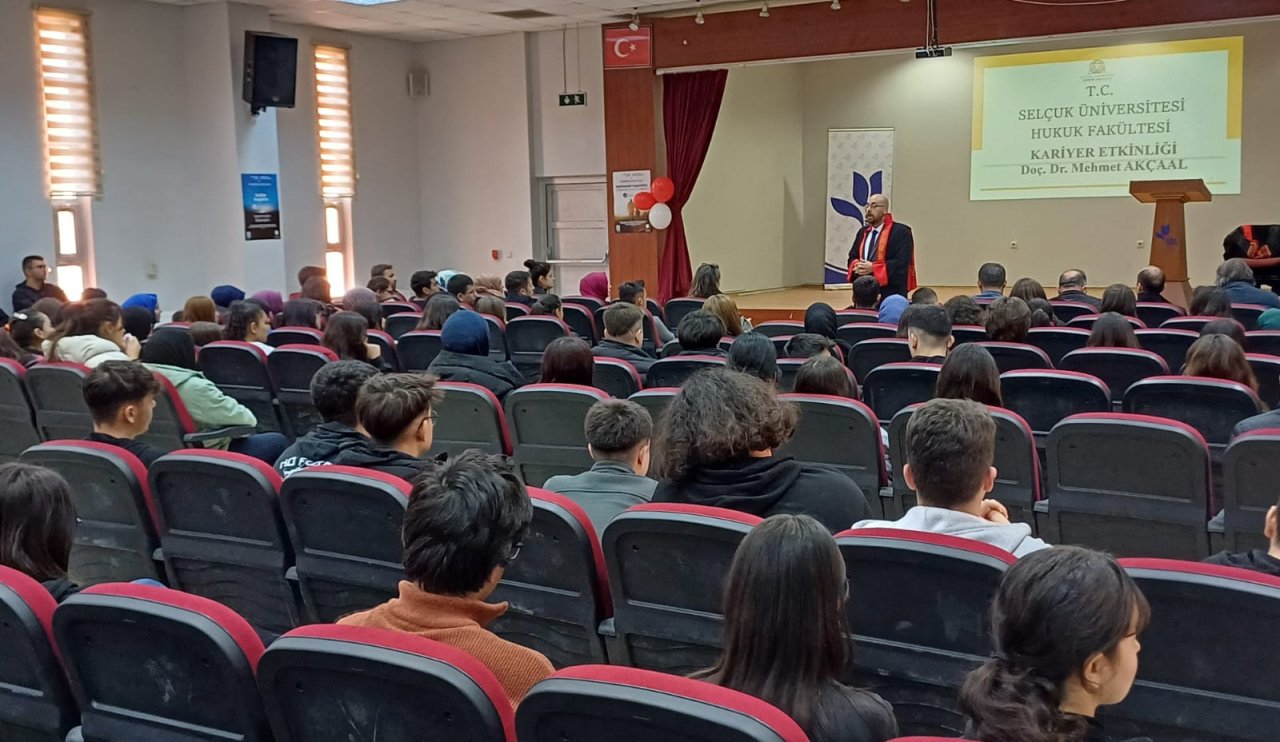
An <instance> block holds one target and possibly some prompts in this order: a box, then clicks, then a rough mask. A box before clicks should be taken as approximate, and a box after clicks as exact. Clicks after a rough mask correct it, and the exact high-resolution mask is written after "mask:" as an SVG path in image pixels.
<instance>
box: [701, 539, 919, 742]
mask: <svg viewBox="0 0 1280 742" xmlns="http://www.w3.org/2000/svg"><path fill="white" fill-rule="evenodd" d="M848 588H849V583H848V575H847V574H846V573H845V564H844V559H843V558H842V557H841V556H840V549H839V548H838V547H837V546H836V541H835V539H834V538H832V537H831V534H830V533H828V532H827V531H826V530H825V529H824V528H823V527H822V524H821V523H818V522H817V521H816V520H814V519H813V518H810V517H809V516H807V515H775V516H772V517H770V518H769V519H767V520H765V521H764V522H763V523H761V524H760V525H758V526H756V527H755V528H753V529H752V530H751V533H748V534H747V536H746V538H744V539H743V540H742V543H741V544H740V545H739V546H738V551H737V553H736V554H734V557H733V566H732V567H730V568H729V576H728V577H727V578H726V579H725V587H724V619H725V621H724V623H725V632H724V633H725V636H724V651H723V653H722V654H721V655H720V659H719V660H718V661H717V662H716V664H715V665H714V666H713V667H711V668H708V669H706V670H703V671H702V672H699V673H695V674H694V675H693V677H695V678H698V679H700V680H705V681H707V682H710V683H715V684H716V685H720V686H724V687H726V688H732V689H733V690H736V691H741V692H743V693H747V694H749V695H752V696H755V697H757V698H760V699H762V700H764V701H767V702H768V703H770V704H772V705H773V706H775V707H777V708H778V709H781V710H782V711H783V712H784V713H785V714H787V715H788V716H790V717H791V718H792V719H794V720H795V722H796V723H797V724H798V725H800V728H801V729H803V730H804V732H805V734H806V735H807V738H808V739H809V740H812V742H885V741H886V740H888V739H890V738H892V737H896V736H897V734H898V723H897V720H896V719H894V716H893V707H892V706H890V705H889V704H888V703H886V702H885V701H884V699H882V698H881V697H880V696H878V695H876V694H875V693H872V692H870V691H866V690H859V689H856V688H851V687H849V686H847V685H844V684H843V683H841V682H840V681H841V679H842V678H843V677H844V675H845V672H846V670H847V668H848V667H849V666H851V665H852V664H853V663H852V661H851V659H852V658H851V657H850V654H851V650H850V647H852V642H848V641H846V640H845V637H846V636H847V635H848V634H849V633H850V632H849V627H848V624H847V621H846V619H845V615H846V613H845V606H844V604H845V602H846V601H847V600H849V599H850V596H849V594H848ZM862 597H863V596H857V597H855V598H854V599H855V600H857V599H859V598H862ZM781 606H785V609H783V610H779V608H780V607H781Z"/></svg>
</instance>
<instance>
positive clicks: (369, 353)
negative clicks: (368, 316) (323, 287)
mask: <svg viewBox="0 0 1280 742" xmlns="http://www.w3.org/2000/svg"><path fill="white" fill-rule="evenodd" d="M320 342H321V344H322V345H323V346H324V347H326V348H328V349H329V350H331V351H333V352H334V353H337V354H338V358H339V360H343V361H362V362H364V363H367V364H369V365H370V366H373V367H374V368H376V369H378V370H379V371H386V370H389V369H388V368H387V367H386V365H385V364H384V362H383V360H382V348H381V347H379V346H377V345H375V344H373V343H371V342H369V323H368V322H367V321H365V318H364V317H361V316H360V315H359V314H357V313H355V312H338V313H337V314H335V315H333V316H332V317H330V318H329V322H328V323H327V324H325V326H324V339H323V340H321V341H320Z"/></svg>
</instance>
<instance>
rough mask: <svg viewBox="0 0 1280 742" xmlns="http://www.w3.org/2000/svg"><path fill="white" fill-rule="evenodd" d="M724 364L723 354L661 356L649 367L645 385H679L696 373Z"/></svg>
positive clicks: (720, 366) (653, 387) (657, 386)
mask: <svg viewBox="0 0 1280 742" xmlns="http://www.w3.org/2000/svg"><path fill="white" fill-rule="evenodd" d="M724 364H725V359H724V358H723V357H722V356H704V355H687V356H686V355H677V356H671V357H668V358H660V359H658V360H657V361H655V362H654V364H653V365H652V366H650V367H649V372H648V373H646V374H645V377H644V385H645V386H646V387H649V388H651V389H657V388H661V387H679V386H680V385H681V384H683V383H684V382H685V379H688V378H689V377H690V376H693V375H694V374H695V373H697V372H699V371H701V370H703V369H707V368H722V367H723V366H724Z"/></svg>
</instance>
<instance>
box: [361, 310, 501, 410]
mask: <svg viewBox="0 0 1280 742" xmlns="http://www.w3.org/2000/svg"><path fill="white" fill-rule="evenodd" d="M440 347H441V348H442V350H441V351H440V352H439V353H438V354H437V355H436V357H435V359H434V360H432V361H431V365H430V366H428V367H427V371H430V372H431V373H433V374H435V375H436V376H439V377H440V378H441V379H444V380H445V381H465V382H467V383H470V384H479V385H480V386H482V387H484V388H485V389H488V390H489V391H491V392H493V394H494V396H496V397H497V398H498V399H499V400H502V399H504V398H505V397H506V396H507V392H510V391H511V390H512V389H515V388H516V387H519V386H521V385H523V384H524V377H523V376H522V375H521V373H520V372H519V371H517V370H516V367H515V366H512V365H511V364H510V363H509V362H506V361H495V360H493V359H492V358H490V357H489V323H488V322H487V321H486V320H485V318H484V317H482V316H480V315H479V314H477V313H475V312H467V311H462V312H455V313H454V314H452V315H450V317H449V319H447V320H445V323H444V327H443V329H441V331H440ZM370 432H372V431H370Z"/></svg>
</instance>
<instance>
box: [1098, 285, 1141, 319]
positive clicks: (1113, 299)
mask: <svg viewBox="0 0 1280 742" xmlns="http://www.w3.org/2000/svg"><path fill="white" fill-rule="evenodd" d="M1104 312H1115V313H1116V314H1123V315H1124V316H1126V317H1137V316H1138V297H1137V296H1136V295H1135V294H1134V293H1133V289H1131V288H1129V287H1128V286H1125V285H1124V284H1123V283H1113V284H1111V285H1110V286H1108V287H1107V290H1106V291H1103V292H1102V304H1100V305H1099V306H1098V314H1102V313H1104Z"/></svg>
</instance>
